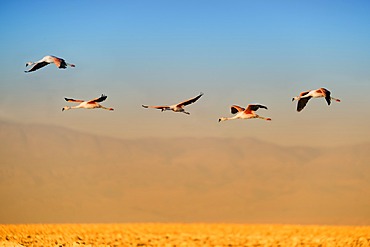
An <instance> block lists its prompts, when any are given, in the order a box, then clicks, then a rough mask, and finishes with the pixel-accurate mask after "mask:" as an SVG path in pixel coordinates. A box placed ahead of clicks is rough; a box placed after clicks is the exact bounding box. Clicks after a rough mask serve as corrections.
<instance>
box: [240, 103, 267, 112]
mask: <svg viewBox="0 0 370 247" xmlns="http://www.w3.org/2000/svg"><path fill="white" fill-rule="evenodd" d="M260 108H263V109H266V110H267V107H266V106H264V105H258V104H250V105H248V106H247V108H246V109H245V111H246V112H249V111H257V110H258V109H260Z"/></svg>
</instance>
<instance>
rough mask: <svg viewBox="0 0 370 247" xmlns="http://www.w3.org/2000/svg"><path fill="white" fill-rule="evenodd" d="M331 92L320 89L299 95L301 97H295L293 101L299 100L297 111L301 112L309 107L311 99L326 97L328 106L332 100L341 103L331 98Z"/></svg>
mask: <svg viewBox="0 0 370 247" xmlns="http://www.w3.org/2000/svg"><path fill="white" fill-rule="evenodd" d="M330 94H331V93H330V91H329V90H327V89H325V88H319V89H316V90H309V91H305V92H302V93H300V94H299V96H296V97H293V99H292V101H294V100H298V104H297V111H298V112H300V111H302V110H303V108H304V107H305V106H306V105H307V102H308V101H309V100H310V99H311V98H322V97H324V98H325V100H326V102H327V103H328V105H330V104H331V100H335V101H336V102H340V99H336V98H333V97H331V96H330Z"/></svg>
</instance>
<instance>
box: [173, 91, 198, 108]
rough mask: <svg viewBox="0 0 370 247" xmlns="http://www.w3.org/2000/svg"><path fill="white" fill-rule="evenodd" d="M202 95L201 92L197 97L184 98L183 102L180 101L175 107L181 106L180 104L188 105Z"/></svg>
mask: <svg viewBox="0 0 370 247" xmlns="http://www.w3.org/2000/svg"><path fill="white" fill-rule="evenodd" d="M202 96H203V93H200V94H199V95H198V96H197V97H194V98H191V99H188V100H185V101H183V102H180V103H178V104H177V105H176V106H177V107H182V106H186V105H190V104H192V103H194V102H195V101H197V100H198V99H199V98H200V97H202Z"/></svg>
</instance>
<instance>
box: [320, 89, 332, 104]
mask: <svg viewBox="0 0 370 247" xmlns="http://www.w3.org/2000/svg"><path fill="white" fill-rule="evenodd" d="M320 89H321V91H322V92H323V93H324V95H325V100H326V103H328V105H330V104H331V93H330V91H329V90H327V89H325V88H320Z"/></svg>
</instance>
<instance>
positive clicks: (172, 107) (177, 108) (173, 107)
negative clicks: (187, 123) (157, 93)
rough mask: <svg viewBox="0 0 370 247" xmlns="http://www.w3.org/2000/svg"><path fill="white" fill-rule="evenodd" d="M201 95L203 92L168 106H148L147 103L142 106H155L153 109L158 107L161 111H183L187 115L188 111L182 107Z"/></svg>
mask: <svg viewBox="0 0 370 247" xmlns="http://www.w3.org/2000/svg"><path fill="white" fill-rule="evenodd" d="M202 95H203V93H200V94H199V95H198V96H196V97H194V98H191V99H188V100H185V101H183V102H180V103H178V104H175V105H170V106H148V105H142V107H144V108H155V109H159V110H161V111H174V112H183V113H185V114H188V115H189V114H190V113H189V112H186V111H185V109H184V107H185V106H187V105H190V104H192V103H194V102H195V101H197V100H198V99H199V98H200V97H202Z"/></svg>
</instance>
